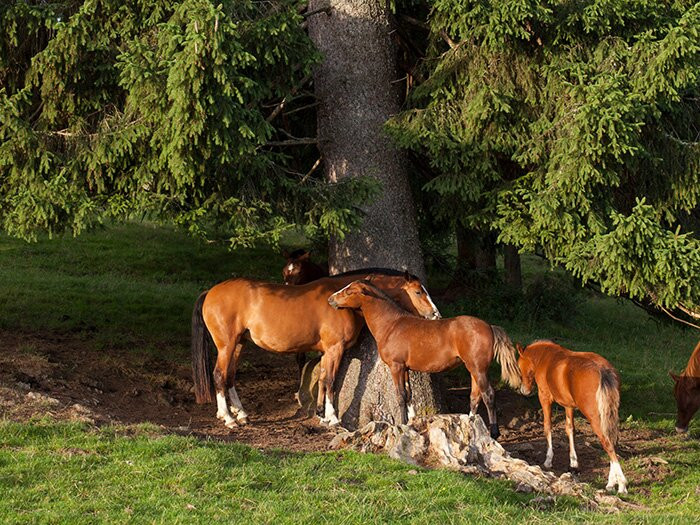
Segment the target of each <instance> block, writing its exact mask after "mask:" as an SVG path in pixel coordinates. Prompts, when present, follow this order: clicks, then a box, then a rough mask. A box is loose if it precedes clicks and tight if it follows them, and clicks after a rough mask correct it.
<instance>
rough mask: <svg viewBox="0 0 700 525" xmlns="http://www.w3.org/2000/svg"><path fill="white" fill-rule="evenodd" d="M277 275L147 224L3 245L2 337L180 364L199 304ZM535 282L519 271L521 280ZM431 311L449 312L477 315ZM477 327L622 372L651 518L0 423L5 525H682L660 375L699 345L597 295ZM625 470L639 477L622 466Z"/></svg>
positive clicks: (46, 425) (478, 486) (687, 480)
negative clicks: (648, 460)
mask: <svg viewBox="0 0 700 525" xmlns="http://www.w3.org/2000/svg"><path fill="white" fill-rule="evenodd" d="M282 264H283V259H282V258H281V257H280V256H279V255H277V254H276V253H274V252H273V251H272V250H267V249H256V250H241V251H238V252H235V253H229V252H228V251H227V250H226V248H225V247H224V246H216V245H207V244H203V243H200V242H198V241H195V240H192V239H190V238H188V237H186V236H185V235H183V234H181V233H178V232H176V231H174V230H171V229H167V228H156V227H153V226H150V225H134V224H132V225H126V226H121V227H116V228H110V229H107V230H102V231H97V232H94V233H90V234H87V235H85V236H83V237H80V238H78V239H71V238H66V239H57V240H52V241H49V240H42V241H40V242H39V243H36V244H25V243H23V242H21V241H16V240H11V239H7V238H5V237H0V312H2V315H0V329H2V330H7V331H12V332H16V333H20V334H22V333H26V334H34V335H38V336H47V337H48V336H51V334H69V335H70V336H71V337H79V338H81V339H83V340H85V341H88V342H90V343H91V344H93V345H94V346H95V348H97V349H101V348H128V349H130V350H133V351H134V352H152V351H155V352H159V353H160V355H161V356H162V357H165V358H168V359H172V360H176V361H179V362H184V361H186V360H187V359H188V338H189V329H190V328H189V325H190V315H191V308H192V304H193V302H194V300H195V299H196V297H197V295H198V294H199V293H200V292H201V291H202V290H203V289H206V288H207V287H209V286H211V285H212V284H213V283H215V282H218V281H221V280H223V279H226V278H228V277H230V276H232V275H248V276H255V277H261V278H266V279H274V280H278V279H279V272H280V268H281V265H282ZM543 271H547V268H546V267H542V266H541V265H539V263H536V262H533V261H529V262H528V261H526V276H528V277H530V276H532V275H535V274H537V273H538V272H539V273H541V272H543ZM438 277H439V276H438ZM438 305H439V306H440V307H441V308H442V309H443V313H446V314H449V315H455V314H457V313H471V314H473V313H477V314H478V313H479V312H473V311H468V308H467V307H466V306H463V307H461V309H454V308H450V307H443V305H440V304H438ZM487 320H489V321H490V322H495V323H499V324H501V325H503V326H504V328H506V330H507V331H508V333H509V334H510V335H511V337H512V338H513V339H514V340H517V341H521V342H523V343H526V342H529V341H531V340H533V339H537V338H553V339H556V340H557V341H559V342H561V343H562V344H564V345H566V346H568V347H570V348H572V349H574V350H585V351H594V352H598V353H600V354H602V355H604V356H605V357H607V358H608V359H609V360H610V361H611V362H612V363H613V364H614V365H615V366H616V367H617V368H618V370H619V371H620V373H621V376H622V385H623V391H622V406H621V416H622V418H623V419H626V420H628V421H627V422H626V423H624V424H625V425H628V426H629V427H630V428H642V429H644V428H649V427H653V428H657V429H661V430H663V431H665V432H667V435H668V437H665V438H663V441H660V442H658V443H657V442H649V443H648V444H647V448H646V449H645V451H644V454H645V455H653V456H661V457H663V458H664V459H665V460H667V461H669V465H668V467H669V468H670V469H671V475H670V476H668V477H666V478H664V479H663V480H662V481H660V482H653V483H649V484H648V485H645V486H644V487H638V490H637V491H635V486H634V485H631V486H630V489H631V494H630V496H629V499H630V500H631V501H633V502H636V503H640V504H643V505H645V506H646V507H647V508H646V509H644V510H641V511H635V512H631V513H630V512H626V513H624V514H623V515H619V516H609V515H602V514H592V513H591V512H589V511H587V510H585V509H583V508H580V507H579V504H578V503H577V502H573V501H571V500H559V501H558V502H557V503H556V504H555V506H554V507H553V508H546V509H538V508H536V507H535V506H533V505H531V504H530V503H529V502H530V500H531V499H532V498H533V496H532V495H522V494H518V493H515V492H514V491H513V490H512V486H511V485H509V484H508V483H505V482H497V481H492V480H476V479H472V478H468V477H464V476H461V475H459V474H456V473H450V472H443V471H425V470H421V469H414V468H412V467H410V466H407V465H404V464H400V463H398V462H395V461H392V460H389V459H388V458H383V457H376V456H371V455H370V456H367V455H361V454H355V453H325V454H319V453H315V454H296V453H295V454H292V453H286V452H284V451H278V452H259V451H256V450H254V449H252V448H250V447H247V446H244V445H238V444H230V443H228V444H224V443H216V442H210V441H203V440H198V439H194V438H185V437H178V436H173V435H165V434H163V433H162V431H161V430H159V429H156V428H149V427H143V426H142V427H138V428H130V429H120V428H116V427H109V426H108V427H104V428H102V429H96V428H94V427H89V426H80V425H72V424H65V423H62V424H57V423H52V422H49V421H33V422H29V423H22V424H19V423H9V422H0V491H1V492H0V522H7V523H10V522H16V523H27V522H36V523H95V522H110V523H113V522H127V521H128V522H132V521H134V522H148V523H152V522H157V523H177V522H183V523H197V522H207V523H210V522H240V523H250V522H262V523H318V522H342V523H388V522H411V523H443V522H446V523H484V522H488V523H509V522H514V521H517V522H527V523H548V524H549V523H559V522H581V523H586V522H591V521H593V520H595V521H601V522H633V523H646V522H658V523H688V522H691V521H693V520H695V519H696V517H697V516H698V515H700V503H698V502H699V501H700V494H699V492H700V469H699V468H698V465H700V446H699V445H698V436H700V432H698V430H697V428H698V426H700V425H698V423H697V422H696V423H694V424H693V425H692V426H691V429H692V430H691V433H692V436H693V438H691V439H690V440H685V441H684V440H681V438H677V437H674V436H673V433H672V426H673V413H674V412H675V406H674V402H673V398H672V395H671V382H670V379H669V378H668V375H667V372H668V370H669V369H673V370H680V369H681V368H682V367H683V366H684V365H685V362H686V361H687V359H688V356H689V355H690V352H691V350H692V348H693V346H694V344H695V343H696V341H697V335H696V334H695V333H693V332H691V331H686V330H682V329H679V328H677V327H674V326H671V325H666V324H659V323H658V322H656V321H653V320H651V319H649V317H648V316H647V315H646V314H645V313H644V312H642V311H640V310H639V309H637V308H635V307H633V306H631V305H629V304H626V303H621V302H618V301H615V300H613V299H609V298H602V297H599V296H595V295H592V294H588V295H587V296H586V299H585V301H584V303H583V304H582V305H581V307H580V309H579V312H578V313H577V314H576V315H573V316H572V317H571V318H569V319H567V320H566V321H565V322H564V323H554V322H552V321H542V322H537V323H533V322H531V321H526V320H517V321H509V320H508V319H507V318H499V317H498V316H497V315H495V316H494V318H489V319H487ZM0 351H2V350H0ZM623 468H625V470H626V472H628V473H634V472H635V471H636V472H643V471H644V469H645V468H646V466H645V464H644V463H643V462H642V460H641V458H627V459H626V460H625V462H623ZM414 471H415V473H414ZM642 488H643V489H644V490H643V491H642V490H641V489H642ZM647 492H648V493H649V495H648V496H647V495H646V494H647Z"/></svg>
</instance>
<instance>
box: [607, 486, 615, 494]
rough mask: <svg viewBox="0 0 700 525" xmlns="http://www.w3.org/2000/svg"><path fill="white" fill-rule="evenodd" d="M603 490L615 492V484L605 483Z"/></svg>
mask: <svg viewBox="0 0 700 525" xmlns="http://www.w3.org/2000/svg"><path fill="white" fill-rule="evenodd" d="M605 490H606V492H609V493H610V494H612V493H613V492H615V485H607V486H606V487H605Z"/></svg>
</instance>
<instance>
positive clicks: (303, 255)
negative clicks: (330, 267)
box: [297, 251, 311, 261]
mask: <svg viewBox="0 0 700 525" xmlns="http://www.w3.org/2000/svg"><path fill="white" fill-rule="evenodd" d="M309 257H311V253H310V252H308V251H305V252H304V253H302V254H301V255H300V256H299V257H298V258H297V259H298V260H299V261H306V260H307V259H308V258H309Z"/></svg>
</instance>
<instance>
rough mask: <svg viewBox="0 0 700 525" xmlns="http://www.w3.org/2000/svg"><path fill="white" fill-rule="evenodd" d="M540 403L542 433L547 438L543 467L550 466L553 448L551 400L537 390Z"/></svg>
mask: <svg viewBox="0 0 700 525" xmlns="http://www.w3.org/2000/svg"><path fill="white" fill-rule="evenodd" d="M538 394H539V398H540V405H542V417H543V419H544V421H543V423H544V435H545V437H546V438H547V455H546V456H545V459H544V467H545V468H552V459H554V449H553V448H552V400H551V398H549V397H547V396H546V395H545V394H543V393H542V390H538Z"/></svg>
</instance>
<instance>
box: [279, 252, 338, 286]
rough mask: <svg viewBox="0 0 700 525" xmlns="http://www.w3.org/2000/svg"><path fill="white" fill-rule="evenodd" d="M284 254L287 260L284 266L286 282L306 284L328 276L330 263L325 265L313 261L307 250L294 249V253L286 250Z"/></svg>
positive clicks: (283, 278) (284, 280)
mask: <svg viewBox="0 0 700 525" xmlns="http://www.w3.org/2000/svg"><path fill="white" fill-rule="evenodd" d="M282 256H283V257H284V258H285V260H286V262H285V263H284V268H282V281H283V282H284V284H306V283H310V282H311V281H315V280H316V279H321V278H323V277H328V265H325V267H324V266H320V265H318V264H316V263H315V262H313V261H312V260H311V254H310V253H309V252H308V251H306V250H294V251H293V252H292V253H289V252H288V251H287V250H284V251H283V252H282Z"/></svg>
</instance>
